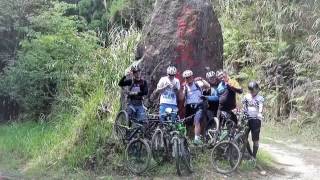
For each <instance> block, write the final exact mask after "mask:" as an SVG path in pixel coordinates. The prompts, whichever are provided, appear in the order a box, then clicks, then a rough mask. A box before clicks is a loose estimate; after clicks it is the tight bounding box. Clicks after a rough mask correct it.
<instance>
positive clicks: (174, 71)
mask: <svg viewBox="0 0 320 180" xmlns="http://www.w3.org/2000/svg"><path fill="white" fill-rule="evenodd" d="M167 74H168V75H176V74H177V68H176V67H174V66H169V67H168V68H167Z"/></svg>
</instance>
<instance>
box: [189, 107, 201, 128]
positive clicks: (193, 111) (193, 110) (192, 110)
mask: <svg viewBox="0 0 320 180" xmlns="http://www.w3.org/2000/svg"><path fill="white" fill-rule="evenodd" d="M202 109H203V106H202V104H198V105H196V106H194V105H190V104H187V105H186V117H190V116H192V115H195V114H197V113H199V111H201V110H202ZM193 121H194V118H192V119H188V120H186V122H185V124H186V125H193Z"/></svg>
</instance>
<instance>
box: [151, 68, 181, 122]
mask: <svg viewBox="0 0 320 180" xmlns="http://www.w3.org/2000/svg"><path fill="white" fill-rule="evenodd" d="M176 74H177V69H176V68H175V67H174V66H169V67H168V68H167V76H165V77H162V78H161V79H160V80H159V82H158V84H157V89H156V90H155V91H154V92H153V95H152V96H154V95H155V94H157V93H160V94H161V95H160V108H159V114H160V120H161V121H163V120H164V116H165V110H166V108H172V110H173V111H175V112H178V104H177V97H178V92H179V89H180V81H179V80H178V79H177V78H176V77H175V76H176ZM152 99H153V98H152Z"/></svg>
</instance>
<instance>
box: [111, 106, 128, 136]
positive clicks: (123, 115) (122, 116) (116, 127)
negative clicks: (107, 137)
mask: <svg viewBox="0 0 320 180" xmlns="http://www.w3.org/2000/svg"><path fill="white" fill-rule="evenodd" d="M128 126H129V116H128V113H127V112H126V111H124V110H121V111H120V112H119V113H118V114H117V116H116V119H115V121H114V124H113V134H114V136H115V138H116V139H120V140H123V139H124V138H125V135H126V130H125V127H128Z"/></svg>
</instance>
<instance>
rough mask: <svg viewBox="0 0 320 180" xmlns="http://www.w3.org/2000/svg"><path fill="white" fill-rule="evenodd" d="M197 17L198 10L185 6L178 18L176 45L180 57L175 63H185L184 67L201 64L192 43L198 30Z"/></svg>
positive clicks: (193, 66)
mask: <svg viewBox="0 0 320 180" xmlns="http://www.w3.org/2000/svg"><path fill="white" fill-rule="evenodd" d="M197 18H198V15H197V14H196V11H194V10H193V9H192V8H191V7H190V6H184V7H183V9H182V12H181V14H180V16H179V17H178V20H177V21H178V29H177V36H178V43H177V46H176V52H177V54H178V57H177V58H176V59H175V63H176V64H184V66H183V67H187V68H190V69H191V68H195V67H196V66H198V65H199V63H198V62H197V61H196V60H195V59H194V57H193V51H194V50H195V48H194V45H193V43H192V42H193V40H194V38H195V36H196V32H197V30H196V27H197ZM179 79H180V78H179ZM180 80H182V79H180Z"/></svg>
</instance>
